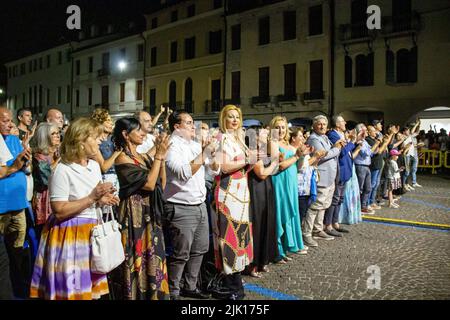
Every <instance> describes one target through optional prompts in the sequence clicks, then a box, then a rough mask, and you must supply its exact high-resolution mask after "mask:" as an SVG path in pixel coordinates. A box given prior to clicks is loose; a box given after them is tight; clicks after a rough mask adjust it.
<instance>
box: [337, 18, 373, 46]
mask: <svg viewBox="0 0 450 320" xmlns="http://www.w3.org/2000/svg"><path fill="white" fill-rule="evenodd" d="M375 36H376V30H369V29H367V25H366V22H365V21H364V22H361V23H356V24H341V25H340V26H339V40H340V41H341V42H342V43H358V42H365V41H369V40H373V39H375Z"/></svg>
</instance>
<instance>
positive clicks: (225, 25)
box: [222, 0, 228, 105]
mask: <svg viewBox="0 0 450 320" xmlns="http://www.w3.org/2000/svg"><path fill="white" fill-rule="evenodd" d="M227 14H228V0H225V1H224V3H223V25H224V45H223V84H222V87H223V89H222V90H223V92H222V104H223V105H225V93H226V88H227V86H226V83H227V37H228V24H227Z"/></svg>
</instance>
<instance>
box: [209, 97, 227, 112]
mask: <svg viewBox="0 0 450 320" xmlns="http://www.w3.org/2000/svg"><path fill="white" fill-rule="evenodd" d="M222 105H223V101H222V100H221V99H218V100H206V101H205V113H211V112H220V109H221V107H222Z"/></svg>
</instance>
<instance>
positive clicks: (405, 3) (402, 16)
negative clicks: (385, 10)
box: [392, 0, 411, 32]
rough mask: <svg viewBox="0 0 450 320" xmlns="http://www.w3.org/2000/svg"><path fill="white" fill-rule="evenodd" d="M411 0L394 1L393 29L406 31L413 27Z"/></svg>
mask: <svg viewBox="0 0 450 320" xmlns="http://www.w3.org/2000/svg"><path fill="white" fill-rule="evenodd" d="M410 15H411V0H396V1H392V18H393V19H392V21H393V24H394V25H393V31H394V32H397V31H404V30H409V29H410V28H411V16H410Z"/></svg>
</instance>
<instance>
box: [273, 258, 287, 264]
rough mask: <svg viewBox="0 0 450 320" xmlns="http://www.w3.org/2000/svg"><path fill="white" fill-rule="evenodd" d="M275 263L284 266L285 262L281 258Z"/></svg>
mask: <svg viewBox="0 0 450 320" xmlns="http://www.w3.org/2000/svg"><path fill="white" fill-rule="evenodd" d="M275 263H278V264H286V263H287V262H286V261H285V260H284V259H283V258H282V259H280V260H278V261H276V262H275Z"/></svg>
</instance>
